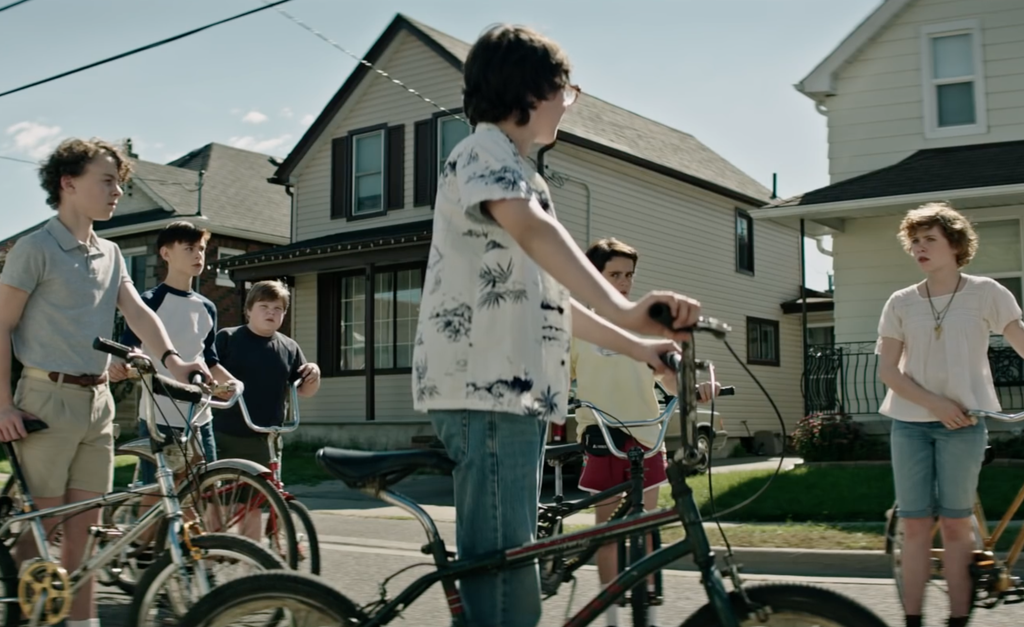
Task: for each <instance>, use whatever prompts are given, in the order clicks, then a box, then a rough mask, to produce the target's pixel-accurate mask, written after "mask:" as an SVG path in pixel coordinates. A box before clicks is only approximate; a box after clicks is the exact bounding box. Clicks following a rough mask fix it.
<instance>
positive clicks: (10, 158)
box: [0, 155, 209, 192]
mask: <svg viewBox="0 0 1024 627" xmlns="http://www.w3.org/2000/svg"><path fill="white" fill-rule="evenodd" d="M0 159H5V160H7V161H16V162H18V163H27V164H29V165H34V166H38V165H39V162H38V161H29V160H28V159H19V158H17V157H8V156H6V155H0ZM171 167H174V166H171ZM207 176H209V175H207ZM131 181H142V182H144V183H163V184H164V185H178V186H179V187H181V188H182V189H184V190H185V191H186V192H195V191H199V187H194V188H193V187H188V186H187V185H185V183H182V182H181V181H168V180H165V179H147V178H143V177H141V176H135V175H132V176H131V177H130V178H129V179H128V182H131Z"/></svg>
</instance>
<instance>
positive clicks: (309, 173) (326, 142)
mask: <svg viewBox="0 0 1024 627" xmlns="http://www.w3.org/2000/svg"><path fill="white" fill-rule="evenodd" d="M378 67H380V68H381V69H383V70H385V71H387V72H388V73H390V74H392V75H393V76H395V77H396V78H398V79H399V80H402V81H407V82H408V83H409V84H411V85H414V86H415V87H416V89H417V91H419V92H420V93H422V94H424V95H425V96H427V97H428V98H430V99H432V100H434V101H435V102H437V103H439V104H441V105H442V106H444V107H447V108H457V107H461V106H462V94H461V83H462V79H461V75H460V73H459V72H458V71H457V70H455V68H453V67H452V66H451V65H449V64H448V63H447V62H445V61H444V60H443V59H441V57H439V56H438V55H437V54H436V53H434V52H433V51H430V50H428V49H427V48H426V46H424V45H423V44H421V43H420V42H419V41H418V40H417V39H415V38H414V37H413V36H412V35H410V34H409V33H407V32H404V31H403V32H402V33H400V34H399V35H398V36H397V37H396V39H395V42H394V43H393V44H392V46H391V47H390V49H389V50H388V51H387V52H386V53H385V55H384V56H383V58H382V59H381V61H380V63H379V64H378ZM437 111H438V109H437V108H435V107H433V106H431V105H429V104H427V103H425V102H423V101H422V100H420V99H419V98H417V97H415V96H413V95H411V94H408V93H405V92H404V91H403V90H402V88H400V87H398V86H397V85H395V84H393V83H391V82H389V81H388V80H387V79H385V78H383V77H381V76H380V75H379V74H376V73H375V72H370V73H369V74H368V75H367V77H366V78H365V79H364V80H363V81H362V83H361V84H360V85H359V87H358V88H357V89H356V90H355V93H354V94H353V95H352V97H351V98H350V99H349V100H348V102H347V103H346V105H345V106H344V107H343V108H342V110H341V111H340V112H339V114H338V116H337V117H336V119H335V123H334V125H333V126H332V127H331V129H330V130H329V131H328V132H326V133H325V134H324V135H322V136H321V137H320V139H319V140H318V141H317V143H316V145H315V146H314V147H313V148H312V150H311V151H310V152H309V154H307V155H306V158H305V159H304V160H303V161H302V163H300V164H299V168H298V169H297V170H296V172H295V175H294V176H295V177H296V178H297V180H298V185H297V189H298V191H299V195H298V204H297V212H298V218H297V220H296V222H297V224H296V239H297V240H304V239H311V238H314V237H321V236H324V235H330V234H332V233H338V232H341V231H347V230H356V229H368V228H373V227H379V226H382V225H386V224H400V223H403V222H413V221H416V220H422V219H425V218H427V217H429V216H430V207H416V208H413V204H412V203H413V159H414V156H415V151H414V142H413V132H414V124H415V123H416V122H417V121H419V120H423V119H427V118H429V117H431V116H432V115H433V114H434V113H437ZM385 122H386V123H387V124H389V125H392V126H393V125H396V124H404V125H405V137H406V140H405V207H406V208H405V209H401V210H394V209H393V210H391V211H389V212H388V214H387V215H386V216H383V217H380V218H368V219H363V220H358V221H355V222H347V221H345V220H343V219H337V220H332V219H331V140H332V139H333V138H335V137H343V136H345V135H347V134H348V132H349V131H351V130H354V129H359V128H365V127H367V126H373V125H376V124H383V123H385Z"/></svg>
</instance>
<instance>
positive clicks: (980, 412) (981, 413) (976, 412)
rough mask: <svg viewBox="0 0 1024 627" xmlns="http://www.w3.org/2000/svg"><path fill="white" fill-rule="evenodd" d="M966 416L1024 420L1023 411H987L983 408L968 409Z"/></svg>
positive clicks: (1004, 420)
mask: <svg viewBox="0 0 1024 627" xmlns="http://www.w3.org/2000/svg"><path fill="white" fill-rule="evenodd" d="M967 415H968V416H973V417H975V418H992V419H993V420H998V421H1000V422H1021V421H1024V411H1022V412H1020V413H1019V414H1002V413H999V412H997V411H988V410H985V409H969V410H967Z"/></svg>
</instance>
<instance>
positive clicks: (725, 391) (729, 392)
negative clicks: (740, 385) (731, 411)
mask: <svg viewBox="0 0 1024 627" xmlns="http://www.w3.org/2000/svg"><path fill="white" fill-rule="evenodd" d="M718 395H719V396H736V387H735V386H732V385H730V386H727V387H724V388H722V389H721V390H719V391H718Z"/></svg>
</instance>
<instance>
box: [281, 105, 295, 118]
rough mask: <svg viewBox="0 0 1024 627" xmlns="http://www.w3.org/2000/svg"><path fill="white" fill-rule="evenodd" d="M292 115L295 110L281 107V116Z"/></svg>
mask: <svg viewBox="0 0 1024 627" xmlns="http://www.w3.org/2000/svg"><path fill="white" fill-rule="evenodd" d="M293 115H295V112H294V111H292V110H291V108H290V107H285V108H284V109H281V117H282V118H291V117H292V116H293Z"/></svg>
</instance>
